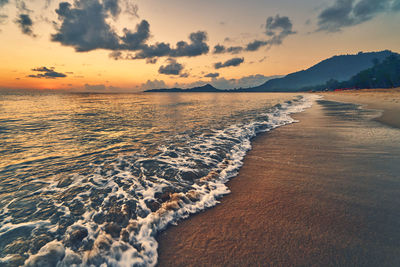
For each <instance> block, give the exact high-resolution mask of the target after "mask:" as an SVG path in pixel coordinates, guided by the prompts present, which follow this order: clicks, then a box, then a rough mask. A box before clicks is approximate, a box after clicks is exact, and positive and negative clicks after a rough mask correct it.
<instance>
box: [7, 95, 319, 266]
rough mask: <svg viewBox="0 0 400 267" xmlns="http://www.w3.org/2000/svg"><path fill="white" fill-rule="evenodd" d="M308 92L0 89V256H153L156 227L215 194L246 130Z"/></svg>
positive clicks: (150, 261)
mask: <svg viewBox="0 0 400 267" xmlns="http://www.w3.org/2000/svg"><path fill="white" fill-rule="evenodd" d="M313 99H314V97H313V96H311V95H296V94H268V93H259V94H258V93H257V94H239V93H238V94H222V93H221V94H209V93H200V94H179V93H170V94H167V93H165V94H61V93H57V94H51V93H24V94H12V93H3V94H0V265H5V266H7V265H9V266H13V265H24V264H25V265H27V266H47V265H50V266H56V265H57V266H71V265H74V264H75V265H77V266H89V265H95V266H101V265H104V266H154V265H155V264H156V263H157V242H156V239H155V236H156V235H157V233H158V232H159V231H161V230H162V229H164V228H165V227H166V226H167V225H168V224H171V223H176V222H177V221H178V220H179V219H181V218H185V217H187V216H189V215H190V214H193V213H196V212H199V211H201V210H204V209H206V208H208V207H212V206H214V205H216V204H217V203H218V199H219V198H220V197H221V196H223V195H224V194H228V193H229V189H228V188H227V187H226V186H225V183H226V182H227V181H228V180H229V179H231V178H233V177H234V176H235V175H236V174H237V173H238V170H239V168H240V166H241V165H242V160H243V157H244V156H245V154H246V152H247V151H248V150H249V149H251V138H253V137H254V136H256V135H257V133H260V132H265V131H270V130H272V129H274V128H276V127H279V126H282V125H286V124H290V123H293V122H294V120H293V119H292V118H291V117H290V116H289V115H290V114H291V113H296V112H301V111H302V110H304V109H305V108H308V107H310V106H311V104H312V102H313ZM266 153H267V152H266ZM46 264H47V265H46Z"/></svg>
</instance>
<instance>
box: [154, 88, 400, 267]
mask: <svg viewBox="0 0 400 267" xmlns="http://www.w3.org/2000/svg"><path fill="white" fill-rule="evenodd" d="M356 93H357V92H356ZM371 93H372V92H371ZM374 94H375V96H371V97H372V98H371V97H370V98H368V99H364V98H359V96H357V97H358V98H356V99H357V101H356V102H358V103H361V104H369V106H368V107H371V108H379V109H385V108H386V107H385V103H386V102H385V101H380V102H379V104H381V105H380V106H379V104H376V105H374V106H373V105H371V103H368V101H370V100H371V99H372V100H373V99H375V100H376V98H377V96H376V95H377V94H378V93H374ZM323 95H324V97H325V99H326V100H336V101H339V100H341V101H345V102H352V101H353V102H355V101H354V98H352V97H356V96H351V95H350V94H348V93H347V92H346V93H324V94H323ZM397 96H398V95H397ZM379 97H382V96H379ZM339 98H341V99H339ZM399 99H400V98H397V100H399ZM387 101H389V100H387ZM324 103H325V104H324ZM332 103H333V102H329V101H327V102H321V103H320V104H315V105H314V106H313V107H312V108H311V109H309V110H306V111H305V112H303V113H300V114H296V115H294V116H293V117H295V118H296V119H298V120H300V123H296V124H292V125H289V126H285V127H282V128H278V129H275V130H274V131H272V132H271V133H267V134H262V135H260V136H258V137H257V138H255V140H254V141H253V149H252V150H251V151H250V152H249V153H248V155H247V156H246V158H245V161H244V165H243V167H242V168H241V170H240V172H239V175H238V176H237V177H236V178H234V179H233V180H231V181H230V182H229V183H228V187H229V188H230V190H231V192H232V193H231V194H229V195H227V196H225V197H223V198H222V199H221V203H220V204H219V205H217V206H216V207H214V208H212V209H209V210H207V211H205V212H201V213H199V214H196V215H193V216H191V217H190V218H189V219H187V220H184V221H181V222H179V224H178V226H171V227H169V229H167V230H166V231H164V232H162V233H161V234H160V235H159V236H158V241H159V266H208V265H212V266H234V265H242V266H243V265H271V266H288V265H319V266H322V265H342V266H354V265H356V266H360V265H363V266H373V265H376V264H379V265H380V266H385V265H387V266H390V265H392V266H394V265H398V264H400V257H399V256H398V255H400V244H399V240H400V234H399V233H398V231H397V229H398V227H399V223H398V221H399V219H400V210H399V208H398V207H399V206H400V200H399V198H398V197H396V196H398V193H399V181H397V180H396V179H395V178H396V177H397V176H396V175H397V173H398V172H399V171H400V170H399V167H397V166H399V165H400V157H399V155H400V148H399V147H398V146H396V147H395V148H393V149H392V150H391V151H389V152H388V151H387V145H388V144H387V143H388V140H383V141H382V140H380V144H379V145H376V144H374V142H373V141H374V140H373V139H374V137H375V136H370V135H371V133H372V134H380V132H381V131H384V132H385V133H386V132H389V133H390V134H394V135H395V136H396V138H400V137H399V136H398V132H393V131H398V130H397V129H391V128H388V127H386V126H384V125H381V124H378V123H374V122H372V121H370V120H368V119H365V118H363V116H361V115H359V114H358V115H357V114H356V113H357V112H358V111H360V110H358V109H355V113H354V114H350V115H351V116H353V117H352V120H348V118H347V117H346V116H350V115H349V114H336V115H329V116H328V115H327V112H326V109H329V107H330V105H331V108H332V105H333V106H334V105H336V104H332ZM394 103H395V104H393V106H396V105H397V107H398V106H399V104H398V101H397V102H396V101H394ZM338 107H339V108H340V105H339V106H338ZM335 108H337V107H335ZM393 110H397V109H396V108H395V109H393ZM355 118H357V119H356V120H355ZM381 118H384V119H380V120H382V122H383V123H387V124H389V125H392V126H396V125H397V122H396V120H394V121H393V120H392V121H391V120H390V116H389V117H388V116H386V117H385V116H382V117H381ZM353 127H356V130H352V129H353ZM372 128H373V129H374V131H371V132H370V133H367V134H365V136H364V135H363V133H365V130H366V129H367V130H368V129H372ZM344 129H345V130H346V131H344V132H343V130H344ZM396 134H397V135H396ZM357 135H361V136H362V138H361V140H358V139H360V138H359V136H357ZM381 154H384V155H385V158H384V159H383V158H381V157H380V155H381ZM377 177H378V179H377Z"/></svg>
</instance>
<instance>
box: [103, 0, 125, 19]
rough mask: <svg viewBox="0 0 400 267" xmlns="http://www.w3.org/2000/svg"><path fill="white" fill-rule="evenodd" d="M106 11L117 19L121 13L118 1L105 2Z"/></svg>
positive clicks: (107, 0)
mask: <svg viewBox="0 0 400 267" xmlns="http://www.w3.org/2000/svg"><path fill="white" fill-rule="evenodd" d="M103 6H104V10H106V11H109V12H110V13H111V15H112V16H114V17H117V16H118V15H119V14H120V13H121V8H120V7H119V3H118V0H103Z"/></svg>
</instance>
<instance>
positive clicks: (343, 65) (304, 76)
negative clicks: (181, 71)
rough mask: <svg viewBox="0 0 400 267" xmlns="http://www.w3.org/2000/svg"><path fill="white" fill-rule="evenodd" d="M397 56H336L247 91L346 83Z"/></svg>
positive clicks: (386, 51) (381, 53)
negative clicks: (332, 80)
mask: <svg viewBox="0 0 400 267" xmlns="http://www.w3.org/2000/svg"><path fill="white" fill-rule="evenodd" d="M392 54H396V53H393V52H391V51H389V50H385V51H381V52H370V53H361V52H360V53H358V54H356V55H341V56H334V57H331V58H329V59H326V60H323V61H321V62H320V63H318V64H316V65H314V66H312V67H311V68H309V69H307V70H302V71H299V72H295V73H291V74H289V75H287V76H285V77H283V78H278V79H272V80H269V81H267V82H266V83H264V84H262V85H260V86H257V87H254V88H249V89H248V90H246V91H269V92H271V91H297V90H301V89H302V88H304V87H306V86H313V85H318V84H324V83H326V82H327V81H328V80H331V79H334V80H337V81H346V80H348V79H350V78H351V77H353V76H354V75H356V74H357V73H359V72H360V71H362V70H365V69H368V68H371V67H372V66H373V65H374V61H376V60H379V61H383V60H384V59H385V58H387V57H388V56H390V55H392Z"/></svg>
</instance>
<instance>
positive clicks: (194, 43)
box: [170, 31, 210, 57]
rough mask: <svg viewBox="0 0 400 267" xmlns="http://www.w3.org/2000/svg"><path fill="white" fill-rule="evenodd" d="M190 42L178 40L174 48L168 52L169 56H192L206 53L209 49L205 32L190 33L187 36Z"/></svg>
mask: <svg viewBox="0 0 400 267" xmlns="http://www.w3.org/2000/svg"><path fill="white" fill-rule="evenodd" d="M189 39H190V43H186V42H184V41H180V42H178V43H177V44H176V48H175V49H172V50H171V52H170V56H171V57H194V56H200V55H202V54H207V53H208V51H209V50H210V48H209V46H208V45H207V43H206V41H207V33H206V32H203V31H198V32H194V33H191V34H190V36H189Z"/></svg>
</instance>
